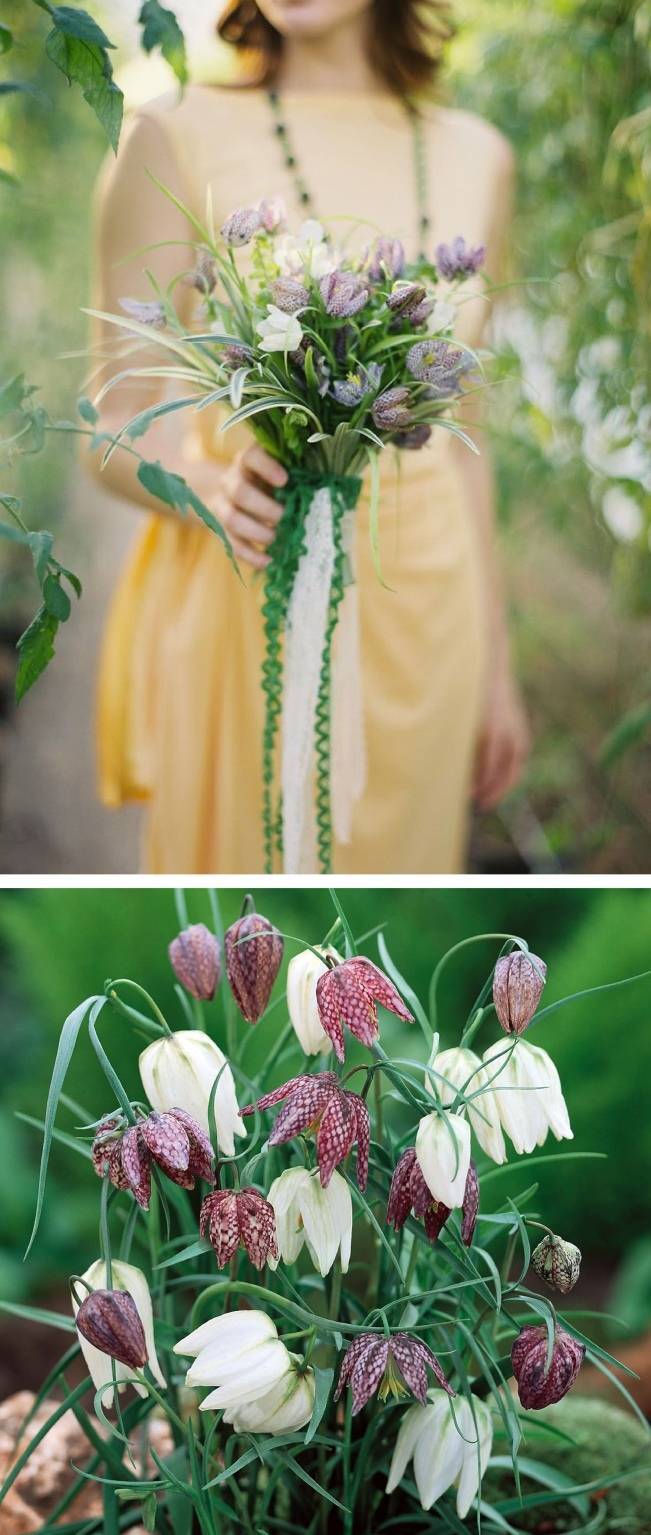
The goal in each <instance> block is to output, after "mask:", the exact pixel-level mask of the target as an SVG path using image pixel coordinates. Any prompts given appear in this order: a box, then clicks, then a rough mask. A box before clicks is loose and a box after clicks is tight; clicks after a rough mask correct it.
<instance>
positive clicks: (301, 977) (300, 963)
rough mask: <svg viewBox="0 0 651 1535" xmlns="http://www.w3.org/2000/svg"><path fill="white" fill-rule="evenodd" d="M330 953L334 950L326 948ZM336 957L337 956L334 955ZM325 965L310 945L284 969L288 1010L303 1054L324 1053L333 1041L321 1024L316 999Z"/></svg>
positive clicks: (296, 955)
mask: <svg viewBox="0 0 651 1535" xmlns="http://www.w3.org/2000/svg"><path fill="white" fill-rule="evenodd" d="M328 952H329V953H334V951H333V950H329V951H328ZM336 957H337V958H339V957H340V956H339V955H337V956H336ZM326 968H327V967H326V965H325V964H324V962H323V960H319V959H317V956H316V954H313V953H312V951H311V949H305V950H304V952H303V953H302V954H295V955H294V957H293V959H290V962H289V966H288V969H287V1010H288V1012H289V1016H290V1019H291V1022H292V1025H293V1028H294V1032H295V1034H296V1036H297V1038H298V1041H299V1044H300V1045H301V1047H302V1049H303V1050H304V1051H305V1054H306V1055H327V1054H328V1053H329V1051H330V1050H331V1049H332V1042H331V1040H330V1039H329V1038H328V1035H327V1034H326V1032H325V1029H324V1028H323V1027H322V1024H321V1019H320V1017H319V1009H318V1007H317V1001H316V986H317V981H318V980H319V979H320V977H321V976H322V975H325V972H326Z"/></svg>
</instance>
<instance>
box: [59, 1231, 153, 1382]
mask: <svg viewBox="0 0 651 1535" xmlns="http://www.w3.org/2000/svg"><path fill="white" fill-rule="evenodd" d="M81 1278H82V1279H85V1280H86V1281H87V1283H88V1284H89V1285H90V1287H91V1290H92V1292H93V1294H94V1296H97V1295H102V1294H103V1293H104V1292H105V1291H106V1290H107V1288H108V1274H107V1271H106V1264H105V1263H103V1262H102V1261H101V1259H98V1261H97V1262H96V1263H91V1265H90V1268H88V1269H86V1272H85V1274H82V1276H81ZM111 1286H112V1289H111V1291H110V1292H109V1293H110V1294H111V1295H113V1296H114V1297H116V1298H117V1299H118V1300H123V1299H124V1298H125V1296H128V1297H129V1298H130V1299H131V1300H132V1301H133V1302H134V1305H135V1309H136V1313H137V1316H138V1319H139V1321H140V1324H141V1326H142V1330H143V1332H144V1335H145V1348H146V1362H147V1364H148V1365H149V1368H150V1370H151V1372H152V1374H153V1376H154V1379H155V1380H156V1381H157V1382H158V1385H159V1386H165V1377H164V1375H163V1374H162V1373H161V1368H160V1365H159V1363H158V1359H157V1357H156V1344H155V1341H154V1318H153V1314H152V1304H151V1295H150V1293H149V1285H148V1284H147V1280H146V1278H145V1275H144V1274H143V1272H142V1269H139V1268H135V1266H134V1265H133V1263H123V1262H122V1261H121V1259H115V1260H114V1262H113V1263H112V1265H111ZM89 1299H91V1297H90V1296H89ZM82 1305H86V1302H85V1301H83V1302H82V1304H81V1305H80V1304H79V1302H78V1301H77V1299H76V1298H75V1296H74V1294H73V1297H72V1309H73V1313H74V1315H75V1317H77V1316H78V1315H79V1313H80V1311H81V1309H82ZM93 1320H94V1319H93V1313H92V1312H91V1325H92V1322H93ZM106 1336H107V1335H106V1331H104V1333H103V1335H99V1336H95V1335H94V1336H93V1340H92V1342H91V1341H90V1339H89V1338H88V1337H87V1336H86V1334H85V1333H84V1332H82V1329H81V1328H80V1329H79V1341H80V1344H81V1351H82V1354H83V1356H84V1359H85V1361H86V1365H87V1368H88V1372H89V1374H90V1376H91V1378H92V1381H93V1385H94V1387H95V1390H96V1391H100V1390H101V1392H102V1402H103V1405H104V1406H105V1407H110V1405H111V1402H112V1399H113V1392H112V1391H110V1390H109V1389H108V1388H109V1387H110V1386H111V1384H112V1382H113V1378H114V1377H115V1380H116V1382H117V1384H118V1388H119V1387H120V1386H121V1385H122V1383H123V1382H124V1381H132V1382H133V1385H134V1389H135V1390H136V1391H137V1392H138V1395H139V1396H147V1387H146V1386H143V1385H142V1384H141V1383H140V1381H138V1380H134V1379H133V1370H134V1366H133V1365H130V1364H129V1365H127V1364H125V1363H124V1362H123V1361H121V1360H120V1359H119V1358H118V1356H117V1355H116V1354H109V1353H107V1352H106V1349H105V1345H104V1341H103V1339H105V1338H106ZM112 1360H113V1361H114V1362H113V1363H112V1362H111V1361H112ZM135 1368H140V1366H139V1365H138V1366H135Z"/></svg>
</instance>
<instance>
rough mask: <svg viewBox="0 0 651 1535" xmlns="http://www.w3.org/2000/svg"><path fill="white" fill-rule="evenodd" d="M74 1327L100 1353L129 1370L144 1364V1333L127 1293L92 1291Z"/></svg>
mask: <svg viewBox="0 0 651 1535" xmlns="http://www.w3.org/2000/svg"><path fill="white" fill-rule="evenodd" d="M75 1325H76V1328H77V1332H78V1333H80V1334H81V1336H82V1338H85V1339H86V1342H87V1343H90V1344H91V1346H92V1347H93V1348H96V1349H98V1351H99V1353H100V1354H108V1355H109V1356H110V1358H111V1359H117V1360H118V1362H119V1363H120V1364H126V1365H129V1367H130V1369H132V1370H142V1369H143V1368H144V1366H145V1365H146V1363H147V1344H146V1342H145V1330H144V1327H143V1325H142V1322H141V1320H140V1314H139V1312H138V1307H137V1306H136V1303H135V1300H134V1299H133V1296H132V1295H129V1292H128V1290H92V1291H91V1292H90V1294H89V1295H87V1296H86V1297H85V1299H84V1300H83V1301H82V1303H81V1305H80V1307H79V1310H78V1312H77V1315H76V1317H75Z"/></svg>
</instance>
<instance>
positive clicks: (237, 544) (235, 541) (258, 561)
mask: <svg viewBox="0 0 651 1535" xmlns="http://www.w3.org/2000/svg"><path fill="white" fill-rule="evenodd" d="M231 548H232V550H233V554H234V555H235V558H236V560H239V561H240V563H241V564H243V565H252V566H253V569H254V570H266V569H267V566H268V565H270V564H271V560H270V559H269V555H268V554H263V553H262V550H261V549H255V548H254V546H253V544H248V543H243V542H242V541H241V540H240V539H239V538H232V539H231Z"/></svg>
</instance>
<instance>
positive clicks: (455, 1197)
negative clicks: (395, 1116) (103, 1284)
mask: <svg viewBox="0 0 651 1535" xmlns="http://www.w3.org/2000/svg"><path fill="white" fill-rule="evenodd" d="M416 1157H417V1160H418V1163H419V1166H420V1170H421V1172H422V1174H423V1177H424V1179H425V1182H426V1184H427V1187H428V1189H429V1190H430V1192H431V1194H432V1195H433V1196H434V1199H436V1200H437V1201H438V1202H439V1203H440V1204H444V1205H449V1207H450V1209H451V1210H458V1209H460V1208H461V1206H462V1205H463V1201H464V1198H465V1193H466V1181H467V1178H468V1169H469V1167H470V1126H469V1125H468V1123H467V1121H466V1120H465V1119H462V1118H461V1116H460V1115H459V1114H451V1113H449V1112H448V1110H447V1109H446V1110H445V1111H444V1112H441V1111H440V1110H439V1111H438V1112H437V1110H436V1109H435V1110H434V1111H433V1112H432V1113H431V1114H425V1115H424V1117H423V1118H422V1119H421V1121H420V1123H419V1126H418V1129H417V1131H416Z"/></svg>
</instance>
